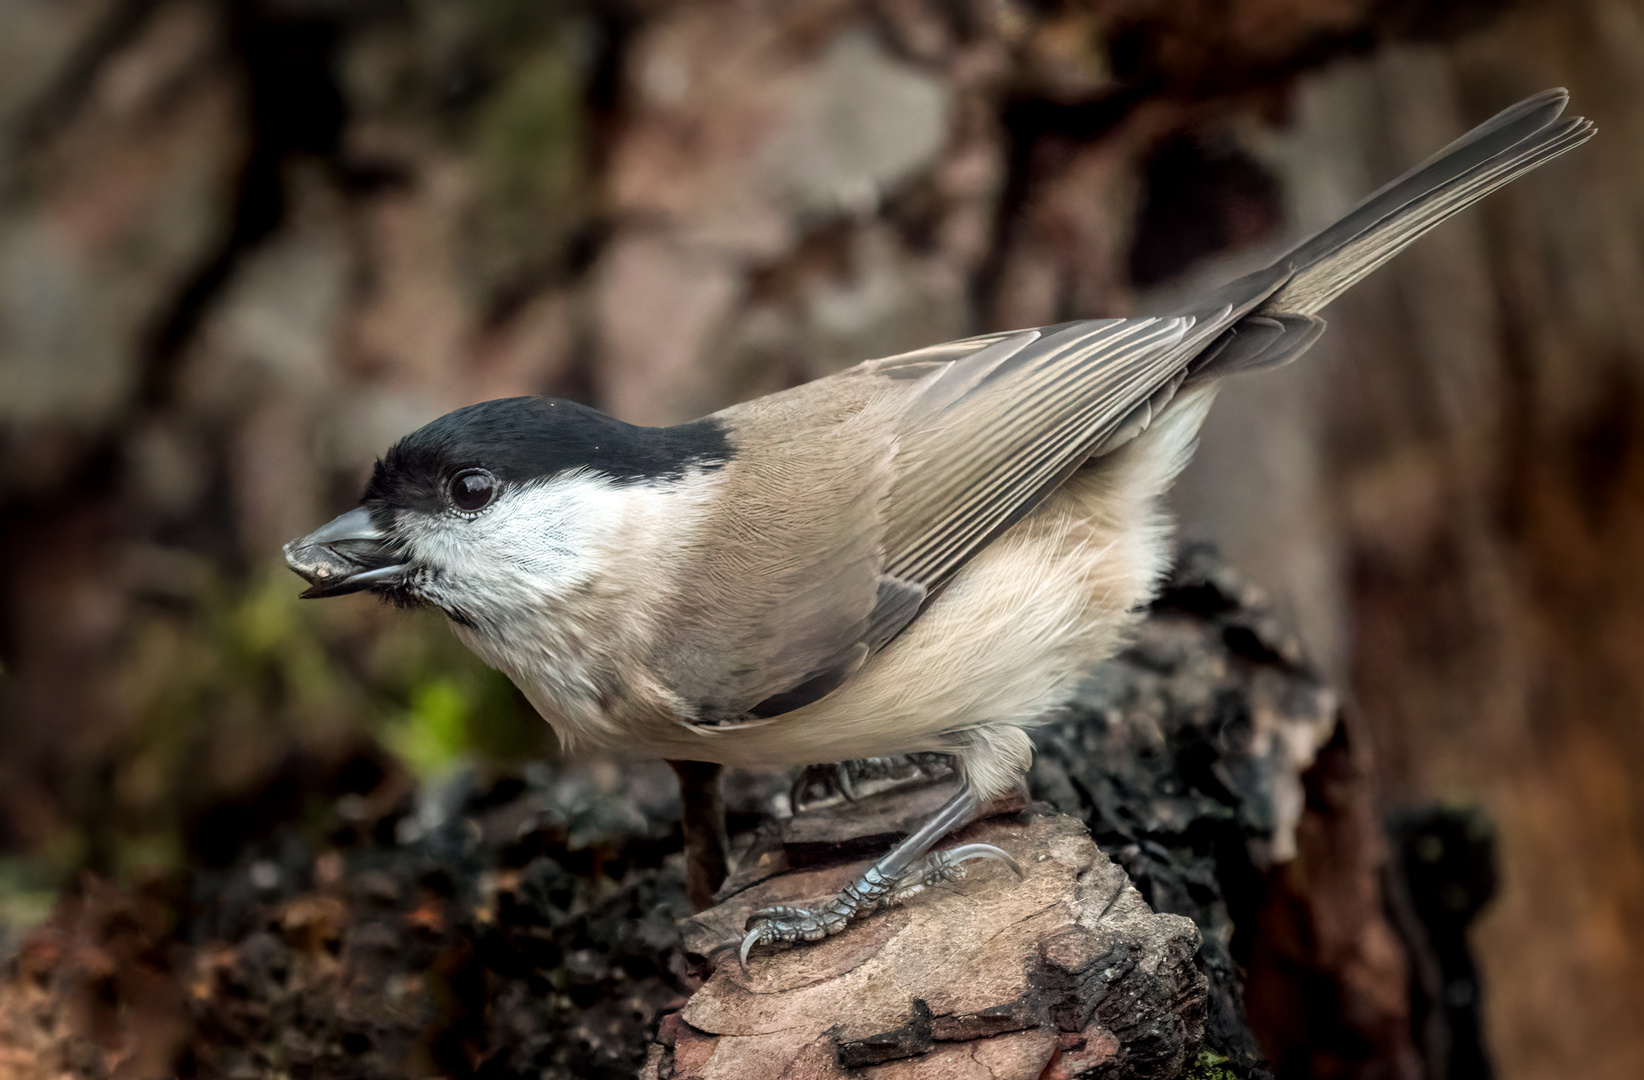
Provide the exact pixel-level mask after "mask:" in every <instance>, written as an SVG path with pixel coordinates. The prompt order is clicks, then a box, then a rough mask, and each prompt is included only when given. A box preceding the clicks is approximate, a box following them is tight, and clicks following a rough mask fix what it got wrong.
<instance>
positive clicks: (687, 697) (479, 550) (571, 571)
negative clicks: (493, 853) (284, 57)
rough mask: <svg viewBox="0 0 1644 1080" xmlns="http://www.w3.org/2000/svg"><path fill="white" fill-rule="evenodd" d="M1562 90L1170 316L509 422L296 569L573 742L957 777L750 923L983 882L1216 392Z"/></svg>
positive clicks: (1566, 142)
mask: <svg viewBox="0 0 1644 1080" xmlns="http://www.w3.org/2000/svg"><path fill="white" fill-rule="evenodd" d="M1566 97H1567V95H1566V94H1565V92H1564V91H1562V90H1550V91H1546V92H1544V93H1541V94H1538V95H1536V96H1534V97H1531V98H1529V99H1527V100H1525V101H1523V102H1521V103H1519V104H1518V105H1515V106H1513V107H1512V108H1510V109H1508V110H1507V111H1505V112H1503V113H1501V114H1500V115H1498V116H1496V117H1495V118H1494V119H1492V120H1490V121H1489V122H1487V123H1485V124H1484V125H1482V126H1480V127H1478V128H1476V129H1475V130H1474V131H1472V132H1470V133H1469V134H1467V135H1466V136H1464V137H1463V138H1462V139H1460V140H1458V141H1457V142H1455V143H1452V144H1451V145H1450V146H1448V147H1446V148H1445V149H1444V150H1443V151H1441V152H1440V153H1439V154H1437V155H1435V156H1434V157H1433V158H1431V159H1429V160H1428V161H1426V162H1424V163H1423V164H1421V165H1419V166H1417V167H1416V168H1414V169H1412V170H1411V171H1410V172H1409V173H1407V174H1405V175H1404V176H1403V177H1401V178H1399V179H1398V180H1395V181H1393V182H1392V183H1390V184H1388V185H1387V186H1385V187H1383V188H1382V189H1381V190H1380V191H1378V192H1376V193H1375V194H1373V195H1371V196H1369V197H1368V198H1367V199H1365V200H1364V201H1363V202H1362V203H1360V204H1359V205H1358V206H1357V207H1356V208H1355V209H1353V210H1352V211H1351V212H1350V213H1348V214H1347V215H1346V216H1345V217H1344V218H1342V219H1341V220H1340V221H1338V222H1337V223H1335V224H1334V225H1332V226H1330V227H1329V228H1327V229H1325V230H1324V231H1323V232H1321V233H1319V234H1318V235H1316V236H1314V237H1312V238H1311V239H1309V240H1307V241H1305V242H1304V243H1302V244H1300V245H1299V246H1297V247H1295V248H1293V249H1292V250H1291V251H1289V252H1288V253H1286V254H1285V255H1284V256H1283V257H1282V258H1280V259H1279V260H1278V261H1276V262H1274V263H1273V264H1272V265H1271V266H1268V267H1267V268H1265V269H1262V270H1259V271H1256V272H1255V273H1253V274H1250V275H1248V276H1245V277H1242V278H1240V279H1238V280H1237V281H1234V282H1232V283H1230V284H1228V285H1226V286H1224V287H1222V288H1221V289H1219V290H1217V291H1215V292H1213V293H1210V294H1209V295H1207V296H1204V297H1203V298H1201V299H1199V300H1198V301H1196V302H1194V303H1191V304H1188V305H1186V306H1185V307H1183V308H1182V309H1180V310H1179V311H1178V312H1177V314H1175V315H1174V316H1172V317H1166V318H1133V319H1097V320H1089V321H1081V322H1072V323H1064V324H1061V325H1058V326H1046V327H1040V328H1038V329H1031V330H1018V331H1014V332H1010V333H995V334H984V335H981V336H979V337H972V338H967V339H965V340H963V341H955V342H951V343H948V344H945V345H935V346H931V347H929V348H924V349H919V350H916V351H914V352H910V353H904V354H902V355H898V356H891V357H886V358H884V359H878V360H869V361H867V362H865V363H862V364H859V365H857V366H856V367H853V368H849V369H848V370H845V371H841V372H839V373H838V374H835V375H830V376H827V377H826V378H822V379H818V380H816V381H814V382H810V383H806V384H804V385H802V386H798V387H795V388H793V389H791V390H785V391H783V392H781V393H777V394H771V395H769V396H767V397H762V398H758V399H756V400H753V401H748V402H744V403H742V404H740V405H734V406H732V407H730V408H728V409H725V410H722V411H720V412H717V413H714V414H713V415H711V416H707V417H704V418H703V419H700V420H697V421H694V422H692V423H688V424H681V425H678V426H676V427H664V428H646V427H636V426H634V425H631V424H626V423H623V422H622V421H620V420H616V419H613V418H611V417H609V416H606V415H604V414H602V413H599V412H596V411H595V410H593V409H590V408H588V407H586V406H583V405H578V404H574V403H572V402H569V401H558V400H549V399H541V398H509V399H506V400H500V401H488V402H484V403H482V404H478V405H471V406H468V407H467V408H463V409H458V410H456V411H455V412H452V413H450V414H448V415H446V416H443V417H441V418H440V419H438V420H435V421H433V422H432V423H430V424H428V425H427V426H425V427H423V428H421V429H419V430H417V431H415V432H412V433H411V434H410V435H407V436H406V437H405V438H403V439H402V440H400V441H399V442H398V443H397V444H395V445H394V446H393V447H392V448H391V449H390V450H389V451H388V452H387V454H386V455H385V456H384V457H383V458H382V460H381V461H380V462H378V464H377V466H376V470H375V472H374V473H373V474H372V476H371V479H370V481H369V483H368V484H367V485H366V488H365V494H364V497H363V498H362V499H361V501H360V505H359V507H358V508H357V509H354V510H350V511H349V512H348V513H346V514H343V515H342V516H341V517H339V518H337V519H336V520H335V521H332V522H331V523H330V524H328V525H326V526H324V527H322V528H321V529H319V530H318V531H316V532H314V533H312V534H310V535H308V536H305V537H303V538H301V539H298V540H293V541H292V542H291V543H290V544H288V545H287V546H286V549H285V553H286V559H287V561H288V562H289V564H290V566H291V568H292V569H293V570H295V571H296V572H297V573H298V574H300V575H302V576H303V577H304V578H306V579H307V580H308V582H309V584H310V588H309V589H308V591H307V592H305V593H304V594H303V595H304V596H337V595H341V594H344V593H351V592H358V591H371V592H375V593H378V594H380V595H382V596H384V597H387V598H389V599H391V600H395V601H399V602H403V603H408V604H430V605H433V606H435V607H437V608H439V609H440V610H442V611H443V612H445V614H446V615H447V616H449V618H450V620H451V623H452V625H453V626H454V627H455V630H456V633H457V635H458V636H459V637H460V638H461V639H462V640H463V641H464V642H465V643H466V644H467V645H468V646H469V647H470V648H471V649H473V650H474V651H475V652H476V653H478V654H479V655H480V656H481V657H482V658H483V659H484V660H485V661H486V662H487V663H488V664H491V665H492V666H494V667H496V668H498V669H500V670H501V671H503V672H505V673H506V674H507V675H508V676H509V677H510V678H511V679H513V681H514V682H515V683H516V684H517V685H518V686H519V688H520V689H521V690H522V691H523V692H524V693H525V696H526V697H527V698H529V699H530V701H531V703H532V704H533V705H534V706H535V707H536V708H537V710H538V711H540V712H541V713H542V715H543V716H544V717H545V718H547V720H548V722H549V723H550V724H552V725H553V727H554V729H555V731H556V732H557V733H558V734H559V736H560V738H561V739H562V740H563V741H564V742H565V743H566V744H567V745H587V746H596V747H602V748H604V749H607V750H609V751H611V752H613V753H616V754H618V755H623V756H630V757H636V756H655V757H663V758H670V759H680V760H688V761H704V762H718V763H721V764H725V765H732V766H764V765H771V764H794V765H802V764H814V763H820V762H831V761H840V760H844V759H849V758H861V757H870V756H880V755H889V754H897V753H909V752H931V751H935V752H942V753H947V754H951V755H952V756H953V759H954V761H955V763H956V766H957V769H958V772H959V774H960V776H961V778H962V783H961V786H960V787H959V790H958V792H957V794H955V795H954V796H953V798H952V799H951V800H950V801H949V802H948V803H947V804H946V805H945V806H943V807H942V808H941V809H940V810H939V811H938V812H937V813H936V814H935V815H934V817H932V818H931V819H930V821H928V822H927V823H926V824H925V825H924V826H923V827H921V828H920V829H918V830H917V831H916V832H914V833H913V834H912V835H910V836H909V837H907V838H906V839H905V840H904V841H903V842H902V843H900V844H899V845H897V846H896V847H895V848H894V849H893V850H892V851H891V852H890V853H889V854H887V855H885V856H884V857H883V858H882V859H880V860H879V861H878V862H877V863H875V864H874V865H873V866H872V867H871V868H870V869H869V870H867V871H866V872H865V873H864V874H863V875H862V876H861V877H860V878H858V879H857V880H856V881H855V882H854V883H853V884H852V885H851V886H850V887H848V888H847V889H846V890H845V891H844V892H842V893H840V894H839V895H838V896H836V897H834V898H832V899H831V900H828V901H826V902H824V903H821V904H818V905H816V906H814V907H803V908H778V909H769V910H766V911H764V912H760V913H758V914H756V915H755V916H754V917H753V918H752V919H750V924H749V928H748V932H747V937H746V938H745V939H744V941H743V947H742V953H743V956H744V958H746V956H747V951H748V950H749V949H750V948H752V947H754V946H757V945H760V944H765V943H772V942H787V941H797V940H801V939H815V938H820V937H822V936H825V935H827V934H831V933H834V932H836V931H838V930H840V929H841V928H843V927H844V926H845V925H846V924H847V923H849V922H850V921H851V920H852V919H854V918H856V917H857V916H859V915H861V914H863V913H865V912H867V911H871V910H874V909H876V908H879V907H882V906H884V905H885V904H887V903H890V902H894V901H895V900H896V899H898V897H899V896H900V895H902V894H904V893H907V892H911V891H916V890H917V888H918V887H920V886H921V885H923V884H928V883H930V882H932V881H935V880H940V879H944V878H949V877H952V876H955V875H957V874H958V873H959V872H960V870H959V868H960V866H961V864H963V863H964V862H965V861H966V860H969V859H972V858H1000V859H1004V860H1006V861H1007V862H1008V861H1009V856H1008V855H1006V854H1005V853H1004V852H1002V851H1000V850H999V849H997V848H994V847H989V846H986V845H974V844H973V845H966V846H963V847H960V848H956V849H950V850H947V851H942V850H936V849H935V845H936V844H937V842H938V841H939V840H941V838H942V837H943V836H945V835H946V834H948V833H949V832H951V831H953V830H954V829H956V828H958V827H960V826H962V825H964V824H965V823H967V822H968V821H970V820H972V819H973V818H974V817H975V816H976V815H977V814H978V813H979V811H980V809H981V808H982V807H983V806H984V805H985V804H986V803H987V802H988V801H989V800H991V799H992V798H994V797H996V796H999V795H1001V794H1004V793H1007V792H1008V791H1010V790H1012V789H1013V788H1015V786H1016V785H1018V784H1019V783H1020V781H1021V780H1022V777H1023V775H1024V772H1025V771H1026V769H1027V767H1028V764H1029V762H1030V759H1031V755H1032V753H1033V744H1032V742H1031V741H1030V738H1029V736H1028V734H1027V729H1029V728H1031V727H1032V726H1033V725H1034V723H1035V722H1036V721H1039V720H1041V719H1042V718H1044V717H1046V716H1047V715H1048V714H1050V713H1051V712H1052V711H1053V710H1055V709H1056V708H1057V707H1058V706H1060V705H1063V704H1064V703H1065V702H1066V700H1067V699H1068V697H1069V695H1070V693H1071V692H1072V689H1073V687H1074V684H1075V681H1076V680H1077V678H1078V677H1079V676H1080V674H1081V673H1083V672H1085V671H1087V670H1088V669H1089V668H1090V666H1091V665H1092V663H1093V662H1095V661H1097V660H1100V659H1102V658H1104V657H1106V656H1108V655H1109V654H1111V653H1112V652H1114V651H1115V649H1116V648H1118V647H1119V645H1120V644H1121V643H1122V642H1123V641H1124V640H1125V634H1126V631H1127V630H1128V629H1129V628H1130V627H1131V626H1132V624H1133V623H1134V622H1135V620H1136V619H1137V617H1138V614H1137V613H1138V611H1139V610H1140V608H1141V607H1142V605H1143V604H1144V603H1145V602H1146V601H1147V600H1148V598H1149V597H1150V595H1151V594H1152V592H1153V589H1154V587H1155V583H1156V582H1157V581H1158V580H1159V578H1160V575H1161V573H1162V572H1163V571H1164V569H1165V567H1166V563H1167V560H1168V558H1169V543H1168V538H1169V525H1168V522H1167V520H1166V518H1165V515H1164V514H1163V512H1162V510H1161V507H1160V497H1161V496H1162V495H1163V493H1164V491H1165V489H1166V487H1167V486H1168V485H1169V484H1170V482H1171V480H1172V479H1173V478H1174V477H1175V476H1176V474H1177V472H1178V471H1180V469H1181V468H1182V466H1183V465H1184V464H1185V463H1186V461H1187V459H1188V457H1189V455H1190V454H1191V452H1192V450H1193V446H1194V441H1195V437H1196V433H1197V431H1198V429H1199V425H1200V423H1201V421H1202V420H1203V418H1204V416H1205V411H1206V410H1207V409H1208V408H1209V407H1210V403H1211V399H1212V398H1213V397H1214V396H1215V393H1216V387H1217V385H1218V383H1219V382H1220V380H1221V379H1222V378H1224V377H1225V376H1228V375H1233V374H1236V373H1240V372H1248V371H1256V370H1261V369H1266V368H1273V367H1277V366H1279V365H1280V364H1284V363H1287V362H1288V361H1290V360H1293V359H1295V358H1296V357H1297V356H1299V355H1300V354H1301V353H1302V352H1304V351H1305V350H1306V349H1307V348H1308V347H1309V346H1310V345H1311V344H1312V343H1313V342H1314V341H1315V340H1316V339H1317V337H1318V336H1319V333H1320V332H1321V331H1322V330H1323V329H1324V322H1323V321H1322V320H1321V319H1320V318H1318V316H1317V314H1316V313H1317V312H1318V311H1319V309H1321V308H1323V307H1324V306H1325V305H1326V304H1327V303H1329V302H1330V301H1331V300H1332V299H1334V298H1335V297H1336V296H1337V295H1338V294H1340V293H1341V292H1342V291H1343V290H1344V289H1346V288H1347V287H1348V286H1350V285H1352V284H1353V283H1354V282H1356V281H1357V280H1359V279H1360V278H1362V277H1363V276H1364V275H1366V274H1368V273H1369V272H1370V271H1371V270H1373V269H1375V268H1376V267H1377V266H1380V265H1381V264H1382V263H1383V262H1385V261H1386V260H1387V259H1389V258H1391V257H1392V256H1393V255H1394V254H1396V253H1397V252H1398V251H1400V250H1401V249H1403V248H1404V247H1405V246H1406V245H1408V244H1410V243H1411V242H1412V241H1414V240H1415V239H1416V238H1417V237H1419V236H1421V235H1422V234H1423V233H1425V232H1426V231H1427V230H1428V229H1430V228H1432V227H1433V226H1435V225H1437V224H1438V223H1439V222H1441V221H1443V220H1444V219H1445V218H1447V217H1449V216H1450V215H1451V214H1454V213H1456V212H1457V211H1459V210H1462V209H1463V208H1465V207H1467V206H1469V205H1471V204H1472V203H1473V202H1475V201H1477V200H1478V199H1481V198H1483V197H1484V196H1485V195H1487V194H1489V193H1490V192H1491V191H1493V190H1495V189H1496V188H1498V187H1500V186H1501V185H1503V184H1506V183H1507V182H1509V181H1511V180H1512V179H1514V178H1515V177H1517V176H1519V175H1520V174H1522V173H1524V172H1527V171H1528V170H1530V169H1533V168H1535V167H1536V166H1538V165H1541V164H1542V163H1544V162H1546V161H1548V160H1549V159H1551V158H1553V157H1555V156H1557V155H1558V154H1561V153H1563V152H1564V151H1566V150H1569V149H1571V148H1572V147H1574V146H1576V145H1578V144H1580V143H1581V142H1583V141H1585V140H1586V139H1587V138H1589V137H1590V136H1591V135H1592V132H1593V128H1592V125H1591V124H1589V123H1588V122H1587V121H1585V120H1582V119H1579V118H1576V119H1564V120H1561V119H1560V118H1559V117H1560V114H1561V113H1562V111H1563V109H1564V105H1565V101H1566Z"/></svg>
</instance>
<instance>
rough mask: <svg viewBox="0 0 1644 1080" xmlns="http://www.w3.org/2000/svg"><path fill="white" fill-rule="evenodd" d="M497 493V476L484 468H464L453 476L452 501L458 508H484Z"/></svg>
mask: <svg viewBox="0 0 1644 1080" xmlns="http://www.w3.org/2000/svg"><path fill="white" fill-rule="evenodd" d="M496 493H497V478H496V477H494V476H492V475H491V474H490V473H488V472H486V471H485V470H484V469H464V470H463V471H462V472H460V473H458V474H457V475H455V476H453V477H452V478H451V502H452V504H453V505H454V506H456V508H457V509H458V510H466V511H468V512H469V513H472V512H473V511H475V510H483V509H485V507H486V505H487V504H489V503H490V501H491V499H492V498H493V497H494V496H495V495H496Z"/></svg>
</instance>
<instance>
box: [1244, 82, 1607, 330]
mask: <svg viewBox="0 0 1644 1080" xmlns="http://www.w3.org/2000/svg"><path fill="white" fill-rule="evenodd" d="M1569 98H1570V95H1569V93H1568V92H1567V91H1565V90H1563V89H1557V90H1543V91H1542V92H1541V93H1539V94H1536V95H1535V96H1534V97H1529V98H1525V99H1524V100H1523V101H1521V102H1519V103H1518V104H1517V105H1514V106H1513V107H1512V108H1510V109H1507V110H1505V111H1504V112H1501V113H1498V114H1497V115H1496V116H1494V117H1492V118H1491V119H1489V120H1486V121H1485V122H1484V123H1482V124H1480V125H1479V126H1478V127H1476V128H1474V129H1473V130H1472V131H1469V132H1468V133H1467V134H1466V135H1463V136H1462V137H1461V138H1459V139H1457V140H1456V141H1455V142H1453V143H1451V144H1450V145H1449V146H1446V147H1445V148H1444V149H1443V150H1440V151H1439V152H1438V153H1436V154H1434V155H1433V156H1432V157H1430V158H1428V159H1427V160H1426V161H1424V162H1422V163H1421V164H1420V165H1417V166H1416V167H1415V168H1413V169H1411V170H1410V171H1409V172H1407V173H1405V174H1404V175H1403V176H1401V177H1399V178H1398V179H1397V180H1394V181H1393V182H1392V183H1390V184H1387V185H1385V186H1384V187H1382V188H1381V190H1379V191H1377V192H1375V193H1374V194H1373V195H1370V196H1369V197H1368V198H1366V199H1365V200H1364V201H1363V202H1361V203H1359V204H1358V205H1357V206H1355V207H1354V208H1353V209H1352V210H1351V211H1349V212H1348V213H1347V215H1346V216H1345V217H1343V218H1342V219H1341V220H1340V221H1338V222H1336V223H1335V224H1334V225H1332V226H1330V227H1329V228H1327V229H1325V230H1324V231H1323V232H1320V233H1318V234H1317V235H1315V236H1314V237H1312V238H1311V239H1309V240H1306V241H1304V242H1303V243H1301V244H1299V245H1298V246H1296V247H1295V248H1293V249H1291V250H1290V252H1289V253H1288V254H1286V255H1285V256H1284V257H1283V258H1282V259H1280V260H1278V261H1279V262H1280V263H1281V264H1283V263H1288V264H1289V265H1290V267H1291V268H1292V269H1291V273H1290V279H1289V280H1288V281H1286V282H1285V283H1284V285H1283V286H1282V287H1280V288H1279V290H1278V291H1277V292H1275V293H1273V295H1271V296H1270V297H1268V298H1267V300H1266V301H1264V302H1263V303H1262V304H1261V305H1260V306H1259V307H1257V308H1256V310H1257V311H1258V312H1260V313H1263V314H1286V315H1311V314H1313V313H1314V312H1316V311H1318V310H1319V309H1320V308H1322V307H1324V305H1326V304H1328V303H1329V302H1330V301H1332V300H1334V299H1335V298H1336V297H1337V296H1339V295H1341V293H1342V292H1343V291H1345V290H1346V289H1347V288H1348V287H1349V286H1351V285H1352V284H1354V283H1355V282H1357V281H1358V280H1359V279H1360V278H1362V277H1364V276H1365V275H1366V274H1368V273H1370V272H1371V271H1372V270H1374V269H1376V268H1377V267H1378V266H1380V265H1381V264H1382V263H1384V262H1386V261H1387V260H1388V259H1391V258H1392V257H1393V256H1394V255H1397V254H1398V253H1399V252H1400V251H1403V250H1404V249H1405V248H1406V247H1407V246H1409V245H1410V244H1411V243H1413V242H1415V241H1416V240H1417V239H1418V238H1419V237H1421V236H1422V234H1424V233H1426V232H1427V230H1428V229H1431V228H1432V227H1433V226H1435V225H1437V224H1438V223H1439V222H1441V221H1443V220H1445V219H1446V218H1448V217H1449V216H1450V215H1452V214H1455V213H1458V212H1460V211H1462V210H1465V209H1466V208H1467V207H1469V206H1471V205H1473V204H1474V203H1475V202H1477V201H1478V200H1480V199H1482V198H1484V197H1485V196H1486V195H1488V194H1490V193H1491V192H1492V191H1494V190H1496V189H1497V188H1499V187H1501V186H1502V185H1503V184H1507V183H1510V182H1511V181H1513V180H1515V179H1517V178H1518V177H1520V176H1522V175H1523V174H1525V173H1527V172H1529V171H1530V170H1531V169H1534V168H1535V167H1537V166H1538V165H1541V164H1544V163H1545V162H1547V161H1550V160H1552V159H1553V158H1555V157H1557V156H1558V155H1560V154H1562V153H1564V152H1565V151H1566V150H1569V149H1572V148H1574V147H1576V146H1579V145H1581V144H1582V143H1584V142H1586V141H1587V140H1588V139H1589V138H1591V137H1592V134H1593V131H1594V128H1593V124H1592V122H1591V121H1589V120H1586V119H1583V118H1582V117H1579V116H1573V117H1569V118H1568V119H1564V120H1560V119H1559V116H1560V114H1561V113H1563V112H1564V106H1565V104H1566V103H1567V102H1568V101H1569Z"/></svg>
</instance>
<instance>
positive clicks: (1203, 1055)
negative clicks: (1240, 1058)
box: [1179, 1050, 1244, 1080]
mask: <svg viewBox="0 0 1644 1080" xmlns="http://www.w3.org/2000/svg"><path fill="white" fill-rule="evenodd" d="M1179 1080H1244V1078H1243V1077H1242V1076H1240V1075H1239V1074H1238V1073H1237V1072H1235V1071H1234V1070H1233V1068H1232V1067H1231V1064H1230V1062H1229V1059H1228V1058H1226V1057H1223V1056H1222V1055H1221V1054H1218V1053H1216V1052H1215V1051H1214V1050H1201V1051H1199V1056H1198V1057H1196V1058H1194V1059H1193V1060H1192V1061H1191V1062H1189V1063H1188V1065H1187V1067H1186V1068H1184V1069H1183V1070H1182V1072H1181V1075H1180V1077H1179Z"/></svg>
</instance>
